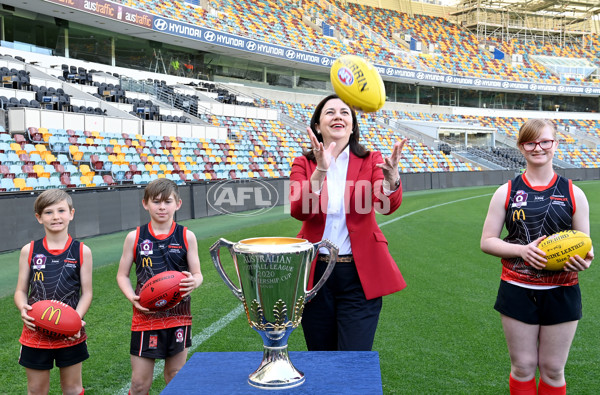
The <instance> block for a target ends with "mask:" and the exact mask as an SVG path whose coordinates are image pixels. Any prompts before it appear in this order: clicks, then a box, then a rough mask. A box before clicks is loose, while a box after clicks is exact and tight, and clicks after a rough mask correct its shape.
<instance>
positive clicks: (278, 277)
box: [210, 237, 338, 389]
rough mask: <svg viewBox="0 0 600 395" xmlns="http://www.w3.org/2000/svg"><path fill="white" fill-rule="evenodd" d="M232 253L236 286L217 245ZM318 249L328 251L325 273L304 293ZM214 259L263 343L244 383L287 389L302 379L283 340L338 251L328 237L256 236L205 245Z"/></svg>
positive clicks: (313, 294) (302, 376)
mask: <svg viewBox="0 0 600 395" xmlns="http://www.w3.org/2000/svg"><path fill="white" fill-rule="evenodd" d="M223 246H224V247H227V249H229V253H230V254H231V256H232V257H233V262H234V265H235V268H236V271H237V275H238V280H239V284H240V285H239V287H238V286H237V285H235V284H234V283H233V282H232V281H231V279H230V278H229V276H228V275H227V273H225V271H224V269H223V265H222V263H221V260H220V258H219V253H220V250H221V247H223ZM320 248H326V249H327V250H328V251H329V263H328V264H327V268H326V269H325V273H324V274H323V276H322V277H321V279H320V280H319V282H318V283H317V284H315V286H314V287H313V288H312V289H311V290H310V291H308V290H307V289H306V286H307V284H308V278H309V275H310V271H311V266H312V261H313V259H314V258H315V255H316V254H317V253H318V251H319V249H320ZM210 255H211V257H212V260H213V263H214V264H215V267H216V269H217V271H218V272H219V274H220V275H221V278H222V279H223V281H225V284H226V285H227V286H228V287H229V289H231V291H232V292H233V294H234V295H235V296H236V297H237V298H238V299H239V300H241V301H242V303H243V304H244V309H245V310H246V315H247V316H248V323H249V324H250V327H252V329H254V330H255V331H257V332H258V333H259V334H260V335H261V337H262V339H263V344H264V351H263V359H262V362H261V363H260V366H259V367H258V369H256V371H255V372H254V373H252V374H250V375H249V377H248V383H249V384H250V385H252V386H254V387H257V388H262V389H284V388H292V387H296V386H298V385H301V384H302V383H304V373H302V372H300V371H299V370H297V369H296V368H295V367H294V365H293V364H292V362H291V361H290V358H289V355H288V349H287V343H288V338H289V336H290V334H291V333H292V331H293V330H294V328H296V327H297V326H298V325H300V321H301V320H302V312H303V310H304V304H305V303H306V302H308V301H309V300H311V299H312V298H313V297H314V296H315V295H316V293H317V291H318V290H319V289H320V288H321V287H322V286H323V284H325V281H327V278H328V277H329V275H330V274H331V271H332V270H333V266H334V265H335V262H336V260H337V256H338V249H337V247H335V246H334V245H333V244H332V243H331V242H330V241H329V240H323V241H321V242H319V243H314V244H313V243H310V242H309V241H307V240H304V239H296V238H292V237H258V238H252V239H245V240H241V241H239V242H237V243H232V242H230V241H228V240H225V239H219V240H218V241H217V242H216V243H215V244H213V245H212V247H210Z"/></svg>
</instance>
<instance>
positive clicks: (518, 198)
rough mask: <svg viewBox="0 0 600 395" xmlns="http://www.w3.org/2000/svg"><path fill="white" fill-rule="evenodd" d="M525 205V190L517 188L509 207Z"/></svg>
mask: <svg viewBox="0 0 600 395" xmlns="http://www.w3.org/2000/svg"><path fill="white" fill-rule="evenodd" d="M525 206H527V192H525V191H523V190H519V191H517V193H515V197H514V198H513V203H512V206H511V207H516V208H521V207H525Z"/></svg>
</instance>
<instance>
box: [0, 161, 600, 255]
mask: <svg viewBox="0 0 600 395" xmlns="http://www.w3.org/2000/svg"><path fill="white" fill-rule="evenodd" d="M556 171H557V173H559V174H561V175H563V176H565V177H567V178H570V179H572V180H573V181H582V180H599V179H600V169H559V170H556ZM514 177H515V172H514V171H481V172H440V173H406V174H402V185H403V190H404V191H419V190H428V189H444V188H460V187H472V186H492V185H501V184H502V183H504V182H506V181H507V180H509V179H512V178H514ZM179 191H180V194H181V198H182V200H183V205H182V207H181V209H180V210H179V211H178V212H177V214H176V216H175V220H176V221H183V220H188V219H197V218H204V217H209V216H218V215H244V214H243V213H244V212H247V211H249V210H255V212H254V214H255V215H259V214H260V212H261V211H264V210H268V209H269V208H271V207H274V206H280V205H284V204H286V203H287V201H288V191H289V179H281V178H280V179H262V180H255V179H252V180H226V181H219V182H200V183H190V184H187V185H182V186H180V187H179ZM41 192H42V191H33V192H14V193H1V194H0V218H2V225H1V227H0V229H1V235H2V237H0V252H5V251H12V250H15V249H18V248H21V247H22V246H23V245H24V244H25V243H27V242H28V241H30V240H36V239H39V238H40V237H42V236H43V229H42V227H41V226H40V225H39V224H38V222H37V221H36V219H35V216H34V213H33V203H34V201H35V199H36V197H37V196H38V195H39V193H41ZM68 192H69V193H70V194H71V196H72V197H73V204H74V206H75V219H74V220H73V222H72V223H71V225H70V229H69V230H70V233H71V235H72V236H73V237H75V238H85V237H90V236H99V235H103V234H109V233H114V232H119V231H123V230H129V229H133V228H135V227H136V226H138V225H140V224H143V223H146V222H148V219H149V217H148V214H147V213H146V211H145V210H144V208H143V207H142V205H141V201H142V197H143V195H144V186H143V185H136V186H120V187H102V188H81V189H69V190H68ZM215 202H216V203H217V204H215Z"/></svg>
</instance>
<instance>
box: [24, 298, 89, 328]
mask: <svg viewBox="0 0 600 395" xmlns="http://www.w3.org/2000/svg"><path fill="white" fill-rule="evenodd" d="M31 307H32V309H31V310H30V311H28V312H27V314H28V315H29V316H30V317H33V318H34V319H35V321H34V324H35V326H36V328H37V330H38V331H40V332H42V333H44V334H46V335H49V336H53V337H71V336H74V335H75V334H77V332H79V331H80V330H81V327H82V322H81V317H80V316H79V313H77V311H75V309H74V308H72V307H71V306H69V305H68V304H66V303H63V302H59V301H58V300H40V301H38V302H35V303H34V304H33V305H32V306H31Z"/></svg>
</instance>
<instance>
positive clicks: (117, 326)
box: [0, 182, 600, 394]
mask: <svg viewBox="0 0 600 395" xmlns="http://www.w3.org/2000/svg"><path fill="white" fill-rule="evenodd" d="M577 185H579V186H580V187H581V188H582V189H583V190H584V191H585V192H586V194H587V196H588V199H589V201H590V207H591V224H592V231H591V234H592V237H593V236H594V235H596V234H598V233H599V232H600V229H599V227H598V224H599V223H600V210H597V207H598V206H599V204H600V182H580V183H577ZM494 190H495V187H475V188H461V189H446V190H435V191H423V192H410V193H405V197H404V202H403V204H402V206H401V207H400V209H399V210H398V211H397V212H396V213H395V214H394V215H392V216H380V217H378V222H379V224H380V226H381V229H382V231H383V232H384V234H385V235H386V237H387V238H388V241H389V248H390V252H391V253H392V255H393V256H394V257H395V259H396V261H397V262H398V265H399V266H400V269H401V270H402V273H403V275H404V277H405V279H406V281H407V283H408V287H407V288H406V289H405V290H403V291H402V292H399V293H396V294H394V295H390V296H386V297H385V298H384V303H383V311H382V315H381V320H380V323H379V328H378V332H377V336H376V339H375V345H374V350H375V351H378V352H379V357H380V363H381V373H382V380H383V389H384V393H385V394H506V393H508V373H509V368H510V361H509V358H508V352H507V350H506V344H505V341H504V336H503V333H502V328H501V325H500V318H499V315H498V313H497V312H496V311H494V310H493V307H492V306H493V303H494V300H495V297H496V291H497V287H498V283H499V278H500V268H501V266H500V262H499V259H497V258H494V257H491V256H488V255H485V254H483V253H482V252H481V250H480V249H479V238H480V236H481V228H482V225H483V221H484V219H485V215H486V212H487V207H488V203H489V200H490V198H491V195H492V193H493V191H494ZM183 223H184V224H185V225H186V226H188V227H189V228H190V229H191V230H193V231H194V232H195V233H196V235H197V237H198V242H199V250H200V260H201V262H202V271H203V274H204V279H205V280H204V284H203V285H202V286H201V287H200V288H198V289H197V290H196V291H194V294H193V296H192V310H193V314H194V325H193V331H194V333H193V335H194V336H196V337H197V341H196V344H195V345H194V352H203V351H259V350H261V349H262V341H261V339H260V336H259V335H258V334H257V333H256V332H254V331H253V330H251V329H250V327H249V326H248V323H247V321H246V318H245V316H244V315H242V314H241V313H240V308H239V307H240V306H241V303H240V302H239V301H238V300H237V299H236V298H235V297H234V296H233V295H232V293H231V292H230V291H229V289H228V288H227V287H226V286H225V284H224V283H223V282H222V280H221V278H220V277H219V276H218V274H217V272H216V270H215V269H214V267H213V264H212V262H211V259H210V256H209V252H208V249H209V247H210V246H211V245H212V243H214V242H215V241H216V240H217V239H218V238H219V237H224V238H227V239H228V240H231V241H238V240H240V239H243V238H248V237H256V236H295V234H296V233H297V231H298V229H299V228H300V223H299V222H297V221H296V220H294V219H292V218H291V217H289V215H288V214H286V213H285V212H284V210H283V209H282V208H276V209H274V210H271V211H270V212H268V213H265V214H263V215H261V216H259V217H248V218H235V217H213V218H204V219H200V220H193V221H184V222H183ZM124 236H125V233H124V232H121V233H117V234H112V235H106V236H100V237H96V238H90V239H87V240H85V242H86V243H87V244H88V245H89V246H90V247H91V248H92V252H93V254H94V266H95V270H94V301H93V303H92V306H91V308H90V311H89V313H88V315H87V316H86V322H87V331H88V336H89V339H88V348H89V351H90V354H91V358H90V359H89V360H87V361H86V362H84V364H83V381H84V386H85V388H86V394H118V393H121V391H122V390H123V389H125V393H126V388H127V386H128V382H129V378H130V363H129V336H130V331H129V328H130V320H131V305H130V303H129V302H128V301H127V300H126V299H125V298H124V297H123V295H122V294H121V292H120V290H119V288H118V286H117V283H116V281H115V276H116V272H117V265H118V259H119V257H120V254H121V248H122V242H123V239H124ZM25 242H27V240H24V241H23V243H25ZM225 255H226V253H224V254H222V256H225ZM17 260H18V252H11V253H6V254H1V255H0V296H2V297H1V298H0V314H2V317H3V319H2V326H3V327H4V330H3V331H1V332H0V343H2V344H4V345H5V346H4V347H2V349H1V351H0V364H1V366H2V370H1V371H0V393H6V394H23V393H26V378H25V371H24V369H23V368H22V367H21V366H20V365H18V362H17V359H18V353H19V343H18V338H19V334H20V332H21V327H22V324H21V320H20V316H19V313H18V312H17V309H16V308H15V306H14V303H13V299H12V293H13V292H14V285H15V283H16V273H17ZM599 281H600V272H599V271H598V269H597V268H596V265H593V266H592V268H591V269H590V270H588V271H587V272H584V273H582V274H581V275H580V283H581V288H582V294H583V305H584V318H583V319H582V320H581V322H580V325H579V329H578V333H577V335H576V337H575V341H574V343H573V346H572V348H571V354H570V358H569V362H568V363H567V367H566V376H567V385H568V390H569V393H570V394H595V393H597V392H598V388H600V378H598V374H597V370H598V361H599V359H598V350H600V337H599V336H598V333H600V302H599V301H600V290H599V289H598V288H595V285H594V284H598V283H599ZM232 312H233V313H232ZM224 317H226V318H224ZM231 317H234V318H233V319H230V320H228V319H229V318H231ZM215 323H216V324H215ZM219 325H221V326H223V328H222V329H220V330H218V328H219ZM301 331H302V330H301V328H299V329H297V330H296V331H295V332H294V333H293V334H292V335H291V337H290V343H289V349H290V350H292V351H303V350H306V346H305V344H304V340H303V336H302V333H301ZM190 355H191V353H190ZM258 362H259V361H257V365H258ZM255 368H256V366H248V373H250V372H251V371H252V370H253V369H255ZM299 368H300V369H301V367H299ZM307 380H310V377H308V378H307ZM51 381H52V383H51V393H52V394H59V393H60V387H59V381H58V370H57V369H53V371H52V376H51ZM164 386H165V383H164V380H163V379H162V371H161V372H159V374H158V375H157V377H156V379H155V381H154V384H153V387H152V391H151V393H159V392H160V390H161V389H162V388H164ZM197 393H202V391H201V389H198V392H197Z"/></svg>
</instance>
